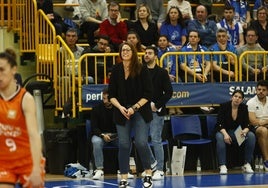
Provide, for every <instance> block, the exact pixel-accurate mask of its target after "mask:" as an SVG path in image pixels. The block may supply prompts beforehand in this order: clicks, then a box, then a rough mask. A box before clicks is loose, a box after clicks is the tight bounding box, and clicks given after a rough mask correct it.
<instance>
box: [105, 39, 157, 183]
mask: <svg viewBox="0 0 268 188" xmlns="http://www.w3.org/2000/svg"><path fill="white" fill-rule="evenodd" d="M119 55H120V57H121V59H122V63H118V64H116V65H115V66H114V68H113V70H112V74H111V79H110V83H109V98H110V100H111V102H112V104H113V105H114V115H113V119H114V121H115V124H116V129H117V133H118V139H119V168H120V172H121V180H120V182H119V187H122V188H126V187H127V186H128V182H127V180H126V179H127V173H128V171H129V155H130V152H129V151H130V148H131V142H130V140H131V139H130V138H131V131H132V129H134V130H133V131H134V135H135V136H134V140H135V146H136V149H137V151H138V154H139V156H140V158H141V162H142V166H143V168H144V169H145V174H146V176H145V177H144V179H143V183H142V184H143V187H144V188H150V187H152V186H153V182H152V170H151V163H150V148H149V146H148V132H149V125H150V122H151V120H152V119H153V117H152V111H151V108H150V101H151V97H152V95H153V88H152V82H151V79H150V74H149V71H148V69H147V68H146V67H145V66H143V65H142V64H141V63H140V62H139V60H138V55H137V51H136V49H135V47H134V46H133V45H132V44H131V43H129V42H125V43H122V45H121V46H120V48H119Z"/></svg>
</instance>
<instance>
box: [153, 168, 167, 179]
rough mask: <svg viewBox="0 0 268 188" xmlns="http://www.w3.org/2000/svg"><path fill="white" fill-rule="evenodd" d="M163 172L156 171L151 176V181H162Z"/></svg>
mask: <svg viewBox="0 0 268 188" xmlns="http://www.w3.org/2000/svg"><path fill="white" fill-rule="evenodd" d="M164 174H165V173H164V172H163V171H160V170H156V171H155V172H154V175H153V177H152V178H153V180H162V179H164Z"/></svg>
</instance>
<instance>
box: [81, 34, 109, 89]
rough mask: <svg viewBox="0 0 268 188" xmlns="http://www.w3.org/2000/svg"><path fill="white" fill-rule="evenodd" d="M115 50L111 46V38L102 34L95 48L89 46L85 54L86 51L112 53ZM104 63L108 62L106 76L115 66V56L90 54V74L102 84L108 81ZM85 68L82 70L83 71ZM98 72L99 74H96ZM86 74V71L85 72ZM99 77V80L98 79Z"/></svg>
mask: <svg viewBox="0 0 268 188" xmlns="http://www.w3.org/2000/svg"><path fill="white" fill-rule="evenodd" d="M113 51H114V50H113V49H112V48H111V46H110V38H109V37H108V36H106V35H100V36H98V39H97V44H96V45H95V46H94V47H93V48H90V47H89V48H87V49H85V50H84V51H83V54H86V53H110V52H113ZM104 63H106V73H107V75H106V76H109V71H110V70H111V68H112V66H113V58H112V57H111V56H110V57H106V56H103V57H102V56H98V57H96V58H95V57H94V56H90V57H88V59H87V64H88V75H89V76H92V77H93V78H94V80H95V83H99V84H102V83H104V82H106V81H105V80H104ZM95 64H97V71H95ZM82 67H85V65H84V64H82ZM83 71H85V70H82V72H83ZM95 73H97V75H96V74H95ZM83 74H84V75H85V73H83ZM96 79H97V80H96Z"/></svg>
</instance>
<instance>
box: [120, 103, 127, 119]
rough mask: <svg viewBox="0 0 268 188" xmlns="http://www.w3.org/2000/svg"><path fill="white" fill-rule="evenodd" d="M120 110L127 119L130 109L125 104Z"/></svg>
mask: <svg viewBox="0 0 268 188" xmlns="http://www.w3.org/2000/svg"><path fill="white" fill-rule="evenodd" d="M119 110H120V112H121V114H123V115H124V116H125V117H126V118H127V119H129V116H128V110H127V109H126V108H125V107H124V106H120V107H119Z"/></svg>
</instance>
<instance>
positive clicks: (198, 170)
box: [196, 157, 201, 172]
mask: <svg viewBox="0 0 268 188" xmlns="http://www.w3.org/2000/svg"><path fill="white" fill-rule="evenodd" d="M196 171H197V172H201V162H200V159H199V157H198V158H197V164H196Z"/></svg>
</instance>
